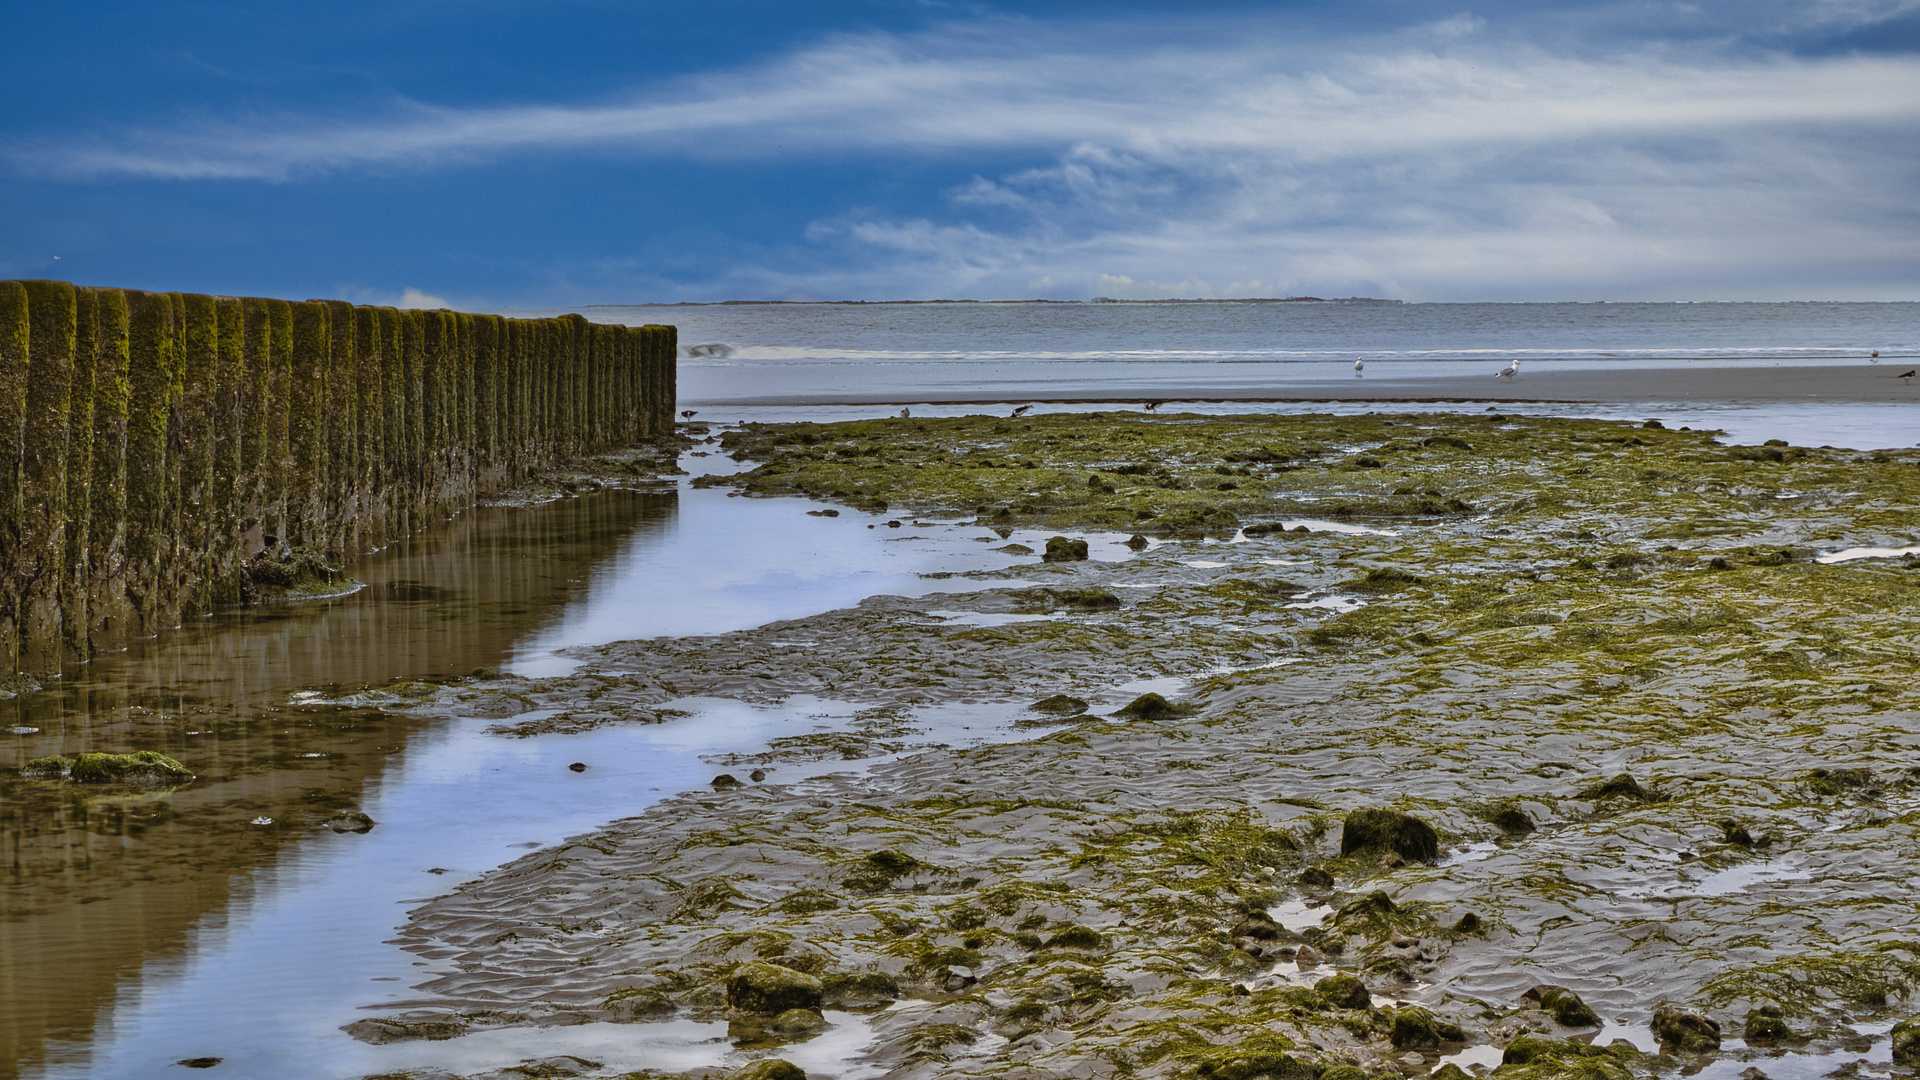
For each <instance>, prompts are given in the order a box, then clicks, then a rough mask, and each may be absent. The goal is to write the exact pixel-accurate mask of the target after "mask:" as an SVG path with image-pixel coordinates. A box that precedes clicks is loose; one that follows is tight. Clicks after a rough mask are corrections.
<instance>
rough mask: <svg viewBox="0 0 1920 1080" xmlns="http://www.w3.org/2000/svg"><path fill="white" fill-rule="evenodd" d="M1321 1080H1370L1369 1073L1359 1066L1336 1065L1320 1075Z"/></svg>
mask: <svg viewBox="0 0 1920 1080" xmlns="http://www.w3.org/2000/svg"><path fill="white" fill-rule="evenodd" d="M1320 1080H1368V1077H1367V1071H1366V1070H1365V1069H1362V1068H1361V1067H1360V1066H1358V1065H1335V1066H1334V1067H1333V1068H1331V1069H1328V1070H1327V1071H1326V1072H1323V1073H1321V1074H1320Z"/></svg>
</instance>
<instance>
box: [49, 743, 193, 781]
mask: <svg viewBox="0 0 1920 1080" xmlns="http://www.w3.org/2000/svg"><path fill="white" fill-rule="evenodd" d="M67 775H68V776H69V777H70V778H72V779H73V780H74V781H76V782H78V783H82V784H179V783H185V782H186V781H188V780H191V779H193V773H192V772H191V771H189V770H188V769H187V767H186V766H185V765H182V764H180V763H179V762H177V761H175V760H173V759H172V758H170V757H168V756H166V755H165V754H156V753H154V752H153V751H151V750H136V751H134V752H133V753H131V754H81V755H80V756H78V757H76V758H74V759H73V764H72V765H71V766H70V767H69V768H68V770H67Z"/></svg>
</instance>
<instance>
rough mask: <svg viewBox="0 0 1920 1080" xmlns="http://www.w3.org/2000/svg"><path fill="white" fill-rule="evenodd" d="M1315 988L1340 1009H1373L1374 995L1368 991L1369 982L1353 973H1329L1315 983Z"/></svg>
mask: <svg viewBox="0 0 1920 1080" xmlns="http://www.w3.org/2000/svg"><path fill="white" fill-rule="evenodd" d="M1313 988H1314V990H1315V991H1316V992H1318V993H1319V994H1320V996H1321V997H1324V998H1326V999H1327V1000H1328V1001H1329V1002H1331V1003H1332V1004H1333V1006H1334V1007H1335V1008H1340V1009H1371V1008H1372V1007H1373V995H1372V994H1369V993H1367V984H1366V983H1363V982H1361V981H1360V980H1359V979H1358V978H1356V977H1354V976H1352V975H1329V976H1327V977H1326V978H1324V979H1321V980H1320V981H1319V982H1317V983H1314V984H1313Z"/></svg>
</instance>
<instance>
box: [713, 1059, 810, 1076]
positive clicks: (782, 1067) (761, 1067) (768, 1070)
mask: <svg viewBox="0 0 1920 1080" xmlns="http://www.w3.org/2000/svg"><path fill="white" fill-rule="evenodd" d="M728 1080H807V1073H806V1070H804V1069H802V1068H801V1067H800V1066H798V1065H795V1064H794V1063H792V1062H790V1061H783V1060H781V1059H780V1058H768V1059H766V1060H765V1061H756V1062H754V1063H753V1064H751V1065H748V1066H747V1067H746V1068H743V1069H738V1070H735V1071H734V1072H733V1073H732V1074H731V1075H730V1076H729V1077H728Z"/></svg>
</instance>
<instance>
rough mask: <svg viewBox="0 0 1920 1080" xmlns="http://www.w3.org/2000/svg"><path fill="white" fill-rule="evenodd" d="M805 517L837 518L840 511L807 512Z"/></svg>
mask: <svg viewBox="0 0 1920 1080" xmlns="http://www.w3.org/2000/svg"><path fill="white" fill-rule="evenodd" d="M807 516H808V517H839V516H840V511H838V510H809V511H807Z"/></svg>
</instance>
